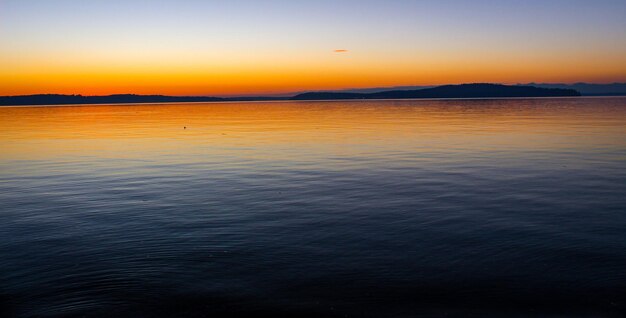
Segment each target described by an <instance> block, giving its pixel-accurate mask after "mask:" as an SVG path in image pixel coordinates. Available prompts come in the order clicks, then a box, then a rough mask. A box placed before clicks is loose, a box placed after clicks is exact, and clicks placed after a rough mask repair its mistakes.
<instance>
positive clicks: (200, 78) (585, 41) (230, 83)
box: [0, 0, 626, 95]
mask: <svg viewBox="0 0 626 318" xmlns="http://www.w3.org/2000/svg"><path fill="white" fill-rule="evenodd" d="M580 81H585V82H596V83H607V82H626V1H624V0H596V1H591V0H588V1H580V0H570V1H565V0H554V1H521V0H520V1H513V0H500V1H487V0H481V1H448V0H433V1H430V0H424V1H417V0H414V1H409V0H388V1H382V0H379V1H369V0H359V1H349V0H345V1H338V0H333V1H323V0H317V1H259V0H255V1H237V0H228V1H192V0H186V1H173V0H172V1H163V0H150V1H148V0H145V1H140V0H106V1H105V0H102V1H97V0H92V1H77V0H71V1H69V0H55V1H52V0H39V1H37V0H0V95H20V94H36V93H62V94H84V95H98V94H116V93H137V94H168V95H249V94H275V93H287V92H296V91H303V90H329V89H340V88H355V87H379V86H397V85H434V84H448V83H463V82H500V83H527V82H580Z"/></svg>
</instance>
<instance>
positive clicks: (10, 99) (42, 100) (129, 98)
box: [0, 94, 224, 105]
mask: <svg viewBox="0 0 626 318" xmlns="http://www.w3.org/2000/svg"><path fill="white" fill-rule="evenodd" d="M223 100H224V99H223V98H218V97H194V96H189V97H178V96H163V95H134V94H123V95H108V96H82V95H57V94H42V95H23V96H2V97H0V105H67V104H120V103H172V102H217V101H223Z"/></svg>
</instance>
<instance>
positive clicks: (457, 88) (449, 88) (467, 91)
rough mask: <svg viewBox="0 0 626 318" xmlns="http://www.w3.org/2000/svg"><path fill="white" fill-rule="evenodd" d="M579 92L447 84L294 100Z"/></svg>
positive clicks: (308, 95) (321, 94)
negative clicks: (415, 88)
mask: <svg viewBox="0 0 626 318" xmlns="http://www.w3.org/2000/svg"><path fill="white" fill-rule="evenodd" d="M557 96H580V93H579V92H577V91H576V90H573V89H562V88H539V87H534V86H520V85H501V84H461V85H444V86H438V87H433V88H425V89H417V90H392V91H383V92H376V93H343V92H312V93H303V94H298V95H296V96H294V97H292V98H291V99H293V100H328V99H401V98H488V97H557Z"/></svg>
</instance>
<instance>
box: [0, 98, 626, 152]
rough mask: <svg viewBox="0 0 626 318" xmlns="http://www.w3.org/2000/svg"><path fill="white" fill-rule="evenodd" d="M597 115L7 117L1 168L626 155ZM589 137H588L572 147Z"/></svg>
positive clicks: (615, 123)
mask: <svg viewBox="0 0 626 318" xmlns="http://www.w3.org/2000/svg"><path fill="white" fill-rule="evenodd" d="M590 101H593V102H594V105H595V106H594V107H589V106H588V104H589V102H590ZM607 101H608V102H606V103H605V104H614V103H616V102H617V103H622V104H623V103H624V99H607ZM598 105H602V103H598V99H585V98H579V99H528V100H521V99H520V100H516V99H511V100H448V101H434V100H422V101H336V102H262V103H260V102H258V103H257V102H255V103H198V104H150V105H148V104H144V105H93V106H59V107H4V108H0V127H1V128H0V142H1V143H2V148H3V149H2V153H0V160H31V159H35V160H45V159H48V158H58V157H61V156H70V157H72V158H75V159H76V158H80V156H100V157H106V158H148V159H150V160H156V159H158V158H160V157H162V158H170V159H172V158H174V157H176V158H179V159H181V158H183V157H185V156H186V159H185V160H192V159H189V158H201V157H203V156H221V155H225V156H244V157H245V156H249V157H250V158H257V159H258V158H265V159H267V160H272V159H277V158H282V159H285V158H297V159H298V160H306V158H307V156H323V157H324V156H325V157H335V156H336V157H341V156H365V157H366V156H368V155H371V156H382V155H383V154H384V153H386V152H389V153H393V152H398V151H404V152H414V153H420V152H422V153H432V152H437V151H439V152H440V151H447V152H449V153H450V154H451V155H454V154H455V153H459V152H462V151H464V150H467V149H472V151H502V150H506V149H518V150H519V149H534V150H536V149H555V148H564V149H565V148H568V147H570V148H571V147H601V146H603V145H616V144H619V145H622V146H623V145H624V143H625V142H624V140H623V138H622V137H623V135H624V133H625V132H626V131H625V128H624V127H626V116H624V115H626V110H624V108H614V107H613V108H610V109H609V108H607V109H603V108H602V107H598ZM615 112H618V113H617V114H616V113H615ZM580 135H585V136H589V137H588V138H580V137H576V140H572V138H574V136H580ZM168 160H169V159H168ZM181 160H182V159H181Z"/></svg>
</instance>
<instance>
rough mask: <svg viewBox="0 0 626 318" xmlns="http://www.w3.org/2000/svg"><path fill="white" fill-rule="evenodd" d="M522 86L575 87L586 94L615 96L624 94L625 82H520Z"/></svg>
mask: <svg viewBox="0 0 626 318" xmlns="http://www.w3.org/2000/svg"><path fill="white" fill-rule="evenodd" d="M520 85H524V86H535V87H541V88H566V89H575V90H577V91H578V92H580V93H581V94H582V95H587V96H616V95H626V83H611V84H589V83H575V84H550V83H529V84H520Z"/></svg>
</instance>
